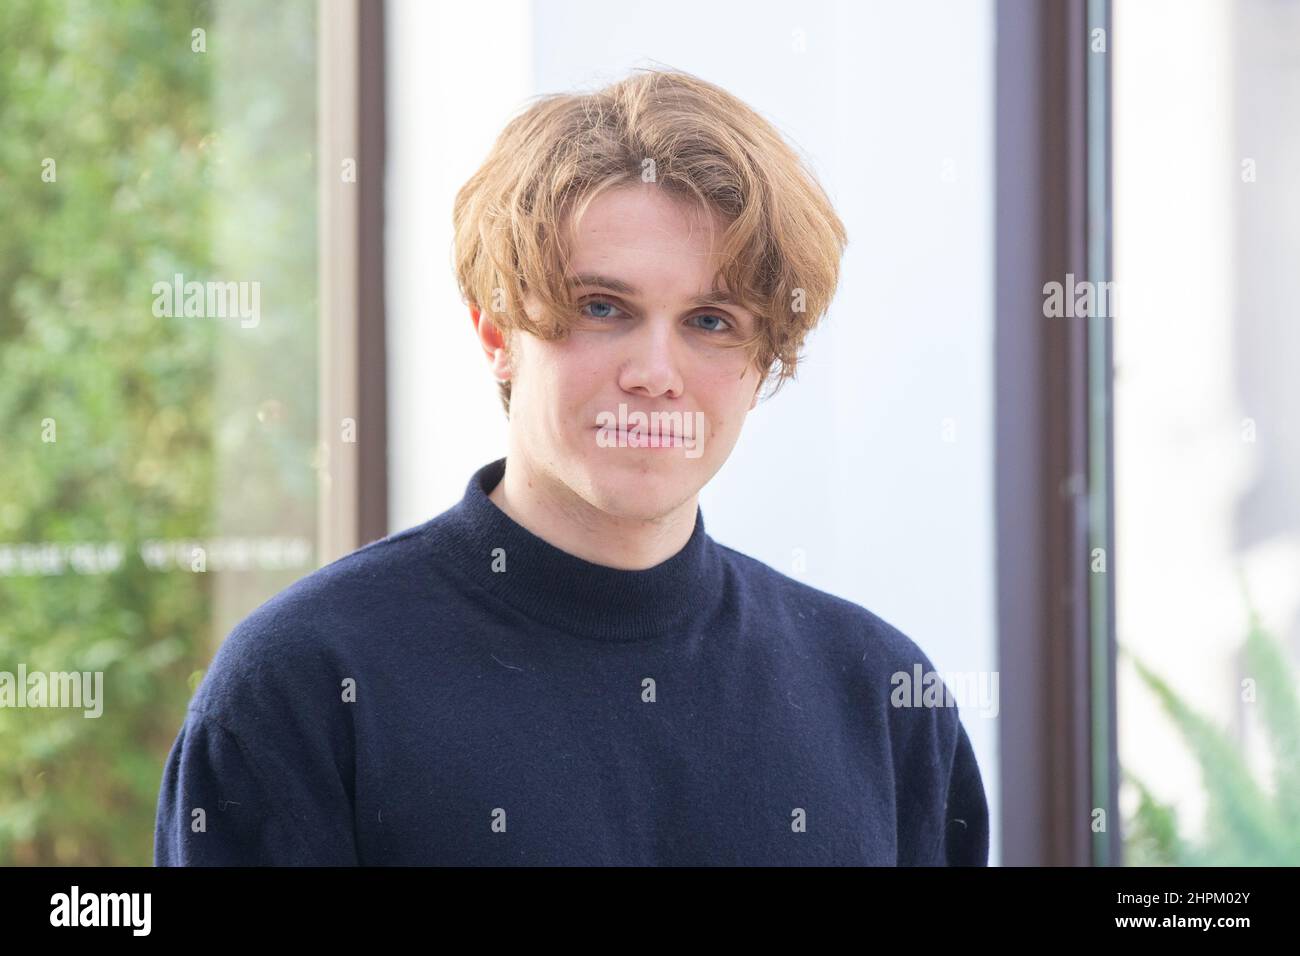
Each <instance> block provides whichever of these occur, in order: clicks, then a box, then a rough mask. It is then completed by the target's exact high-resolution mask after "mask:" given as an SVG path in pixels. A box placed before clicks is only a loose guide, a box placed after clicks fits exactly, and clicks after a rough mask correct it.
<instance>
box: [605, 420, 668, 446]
mask: <svg viewBox="0 0 1300 956" xmlns="http://www.w3.org/2000/svg"><path fill="white" fill-rule="evenodd" d="M595 431H597V432H602V431H603V432H605V433H606V434H607V435H608V436H609V437H610V438H612V439H614V440H615V441H618V442H620V443H623V442H625V443H627V444H628V445H631V446H633V447H650V448H662V447H665V446H668V445H673V446H677V447H680V446H683V445H685V444H686V439H684V438H682V437H681V436H680V435H678V434H677V433H676V432H674V431H663V430H662V429H661V430H660V431H659V432H658V433H657V434H651V433H650V432H648V431H646V430H644V429H642V430H640V431H625V430H623V429H620V428H610V427H608V426H605V425H597V426H596V427H595Z"/></svg>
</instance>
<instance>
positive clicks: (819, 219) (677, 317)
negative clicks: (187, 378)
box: [155, 71, 988, 865]
mask: <svg viewBox="0 0 1300 956" xmlns="http://www.w3.org/2000/svg"><path fill="white" fill-rule="evenodd" d="M454 218H455V227H456V268H457V273H458V278H459V282H460V286H461V290H462V292H463V294H464V297H465V299H466V301H467V303H469V305H470V313H471V316H472V318H473V322H474V327H475V330H476V332H477V335H478V339H479V342H480V343H481V345H482V347H483V349H484V351H485V352H486V354H487V356H488V359H489V361H490V364H491V367H492V370H493V372H494V374H495V375H496V377H497V379H498V381H499V382H500V383H501V398H502V403H503V405H504V406H505V409H506V413H507V416H508V418H509V424H510V428H509V447H508V452H507V455H506V457H505V458H504V459H501V460H498V461H495V462H493V463H491V464H488V465H485V466H484V467H482V468H481V469H479V470H478V471H477V473H476V474H474V476H473V477H472V478H471V479H470V481H469V484H468V487H467V488H466V491H465V494H464V498H463V500H461V501H460V502H459V503H458V504H457V505H456V506H455V507H453V508H451V509H449V510H448V511H446V512H444V513H443V514H441V515H438V516H437V517H435V518H433V519H432V520H431V521H429V522H427V523H425V524H423V525H421V526H419V527H416V528H411V529H409V530H407V531H404V532H401V533H399V534H395V535H393V536H390V537H388V538H386V539H384V540H382V541H379V542H376V543H374V544H371V545H368V546H367V547H364V548H362V549H360V550H359V551H356V552H354V553H353V554H351V555H349V556H347V557H345V558H343V559H341V560H339V561H336V562H334V563H333V564H331V565H329V566H327V567H325V568H323V569H321V570H319V571H317V572H315V573H313V574H311V575H309V576H308V577H306V578H304V579H303V580H301V581H299V582H298V583H297V584H295V585H294V586H293V587H291V588H289V589H287V590H286V591H284V592H282V593H281V594H279V595H277V596H276V597H275V598H273V599H272V600H271V601H269V602H267V603H266V604H264V605H263V606H262V607H260V608H258V609H257V610H256V611H255V612H253V614H252V615H250V616H249V617H248V618H247V619H246V620H245V621H243V622H242V623H241V624H240V625H239V626H238V627H237V628H236V629H235V630H234V632H233V633H232V634H231V635H230V637H229V638H228V639H227V641H226V642H225V643H224V644H223V645H222V647H221V649H220V651H219V653H218V654H217V656H216V659H215V660H214V662H213V665H212V667H211V669H210V670H209V672H208V673H207V675H206V676H205V678H204V680H203V683H202V684H201V686H200V687H199V689H198V692H197V693H196V695H195V697H194V700H193V702H192V703H191V705H190V708H189V712H188V714H187V715H186V719H185V724H184V726H183V727H182V728H181V732H180V734H179V736H178V738H177V740H176V743H175V745H174V746H173V748H172V751H171V754H170V757H169V759H168V762H167V765H166V769H165V772H164V777H163V783H162V793H161V795H160V798H159V808H158V825H157V834H156V845H155V854H156V862H157V863H159V864H248V863H274V864H343V865H345V864H452V865H464V864H539V865H553V864H598V865H604V864H610V865H620V864H649V865H659V864H670V865H671V864H678V865H680V864H687V865H690V864H705V865H707V864H733V865H734V864H759V865H772V864H814V865H819V864H870V865H933V864H967V865H985V864H987V859H988V808H987V804H986V801H985V796H984V789H983V785H982V781H981V777H980V772H979V768H978V767H977V765H976V762H975V758H974V754H973V752H972V750H971V746H970V741H969V740H968V738H967V735H966V733H965V730H964V728H963V727H962V725H961V722H960V720H959V718H958V713H957V709H956V707H955V706H953V704H952V701H951V698H948V699H947V700H946V701H945V700H944V698H943V696H942V695H941V696H940V697H939V700H938V705H937V706H922V707H916V706H903V704H910V703H911V700H907V701H901V700H900V699H899V693H898V687H899V684H900V681H899V675H904V677H905V678H906V679H908V680H910V679H911V678H912V677H913V675H914V674H915V673H916V669H917V668H918V667H919V669H920V670H921V671H922V672H924V673H925V674H927V675H928V674H932V673H933V671H934V668H933V665H932V664H931V662H930V660H929V659H928V658H927V657H926V656H925V654H924V653H922V652H921V650H920V649H919V648H918V647H917V646H916V645H915V644H914V643H913V642H912V641H911V640H910V639H908V638H907V637H906V636H905V635H903V634H902V633H900V632H899V631H898V630H896V629H895V628H893V627H891V626H890V625H889V624H887V623H886V622H885V621H883V620H881V619H880V618H879V617H877V616H875V615H874V614H872V613H871V612H870V611H867V610H866V609H864V608H862V607H859V606H858V605H856V604H853V603H851V602H848V601H845V600H842V599H839V598H836V597H833V596H831V595H829V594H826V593H824V592H821V591H818V590H816V589H814V588H811V587H809V586H807V585H805V584H802V583H800V582H798V581H795V580H793V579H791V578H788V577H786V576H784V575H782V574H780V573H778V572H776V571H774V570H772V569H771V568H769V567H767V566H766V565H763V564H761V563H759V562H758V561H755V560H754V559H752V558H749V557H746V556H744V555H742V554H739V553H737V552H735V551H733V550H731V549H729V548H726V547H724V546H722V545H720V544H718V543H716V542H715V541H713V539H712V538H710V537H709V536H708V535H707V534H706V533H705V530H704V519H703V514H702V512H701V511H700V509H699V505H698V494H699V491H700V489H701V488H702V487H703V486H704V485H705V484H706V483H707V482H708V481H709V479H710V478H712V477H713V475H714V474H716V473H717V471H718V469H719V468H721V467H722V464H723V462H724V461H726V459H727V456H728V455H729V454H730V452H731V449H732V447H733V446H734V444H735V442H736V439H737V437H738V436H739V434H740V428H741V425H742V424H743V422H744V419H745V416H746V414H747V413H748V412H749V410H750V409H752V408H753V407H754V406H755V404H756V403H757V401H758V397H759V392H760V389H761V388H762V386H763V385H764V383H765V382H767V381H768V380H769V379H770V378H772V377H773V376H775V378H776V381H777V384H778V385H779V384H780V382H781V381H782V380H784V379H785V378H788V377H789V376H790V375H791V374H792V373H793V370H794V366H795V361H796V359H797V352H798V349H799V346H800V344H801V342H802V341H803V339H804V337H805V335H806V334H807V332H808V331H809V330H810V329H811V328H812V327H813V326H814V325H815V323H816V321H817V319H818V318H819V317H820V316H821V315H822V314H823V313H824V312H825V310H826V308H827V306H828V304H829V302H830V299H831V296H832V294H833V292H834V289H835V286H836V283H837V280H838V270H839V259H840V256H841V253H842V251H843V247H844V243H845V235H844V228H843V225H842V224H841V222H840V220H839V219H838V218H837V217H836V215H835V213H834V211H833V210H832V208H831V206H830V203H829V201H828V200H827V198H826V196H825V194H824V192H823V191H822V190H821V188H820V187H819V186H818V185H817V183H816V180H815V178H814V177H813V176H812V175H811V174H810V173H808V172H807V171H806V170H805V169H804V168H803V166H802V165H801V163H800V162H799V160H798V159H797V157H796V156H795V154H794V153H793V151H792V150H791V149H790V148H789V147H788V146H787V145H786V144H785V143H784V142H783V141H782V139H781V137H780V136H779V135H778V134H777V133H776V132H775V130H773V128H772V127H771V126H770V125H769V124H768V123H767V122H766V121H765V120H763V119H762V118H761V117H760V116H758V115H757V114H756V113H754V112H753V111H752V110H750V109H748V108H747V107H746V106H745V105H744V104H743V103H741V102H739V101H738V100H736V99H735V98H734V97H732V96H730V95H729V94H727V93H726V92H724V91H723V90H721V89H719V88H717V87H715V86H713V85H710V84H708V83H705V82H703V81H701V80H699V79H697V78H695V77H692V76H689V75H686V74H679V73H663V72H656V71H648V72H644V73H641V74H638V75H634V76H633V77H631V78H629V79H627V80H625V81H623V82H621V83H618V84H615V85H614V86H612V87H610V88H607V89H605V90H602V91H600V92H597V93H594V94H590V95H584V96H555V97H546V98H543V99H542V100H540V101H539V102H537V103H535V104H534V105H532V106H531V107H530V108H529V109H528V110H527V111H526V112H525V113H523V114H522V115H521V116H519V117H517V118H516V119H514V120H513V121H512V122H511V123H510V124H509V125H508V126H507V127H506V129H505V131H504V132H503V134H502V135H501V137H500V139H499V140H498V142H497V144H496V146H495V147H494V149H493V152H492V154H491V155H490V156H489V158H488V160H487V161H486V163H485V164H484V166H483V167H482V168H481V169H480V170H479V171H478V172H477V173H476V174H475V175H474V176H473V178H471V179H470V181H469V182H468V183H467V184H466V185H465V186H464V188H463V189H462V190H461V192H460V194H459V195H458V197H457V201H456V204H455V214H454ZM908 696H909V697H910V694H909V695H908ZM932 698H933V695H927V700H932ZM945 703H946V704H947V706H943V704H945Z"/></svg>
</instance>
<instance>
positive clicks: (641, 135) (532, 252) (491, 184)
mask: <svg viewBox="0 0 1300 956" xmlns="http://www.w3.org/2000/svg"><path fill="white" fill-rule="evenodd" d="M643 182H655V183H657V184H658V185H659V186H661V187H662V188H664V189H666V190H669V191H670V193H672V194H673V196H674V198H680V199H683V200H686V201H687V202H690V203H691V204H692V205H693V206H694V207H695V208H697V209H699V208H702V209H705V210H709V211H711V212H712V213H713V214H714V215H715V216H716V217H718V220H719V221H720V222H721V223H722V224H723V225H724V230H725V231H724V233H723V235H722V242H721V245H720V250H721V258H722V263H723V264H722V266H721V268H720V270H719V273H718V274H719V275H721V276H722V279H723V281H724V282H725V283H726V288H727V289H728V290H729V291H730V292H731V293H732V296H733V297H734V298H735V299H736V301H737V302H738V303H739V304H740V305H741V306H742V307H744V308H746V309H748V310H749V311H750V312H752V313H753V314H754V317H755V319H756V321H755V325H754V331H753V334H752V335H751V336H749V337H747V338H746V339H744V340H743V341H738V342H735V343H733V344H732V345H731V346H730V347H733V348H740V349H744V350H745V351H746V353H747V358H748V360H749V361H750V362H752V363H754V365H755V366H756V367H757V368H758V369H759V371H760V373H761V374H762V382H766V381H768V379H769V378H770V377H771V376H772V375H773V373H774V372H775V377H776V389H779V388H780V386H781V384H782V383H783V382H784V381H785V380H786V379H788V378H791V377H793V375H794V372H795V368H796V366H797V364H798V361H799V354H798V353H799V349H800V347H801V346H802V344H803V341H804V339H805V337H806V336H807V334H808V333H809V332H810V331H811V330H812V329H813V328H814V327H815V326H816V325H817V323H818V321H820V319H821V317H822V316H823V315H824V314H825V312H826V310H827V308H828V307H829V305H830V301H831V298H832V296H833V295H834V293H835V288H836V286H837V285H838V283H839V271H840V258H841V256H842V255H843V252H844V247H845V245H846V244H847V241H848V240H847V236H846V233H845V230H844V224H843V223H842V222H841V221H840V219H839V217H838V216H837V215H836V213H835V210H834V208H833V207H832V206H831V202H830V199H829V198H828V197H827V195H826V192H825V190H823V188H822V187H821V185H820V183H819V182H818V180H817V177H816V176H815V174H814V173H813V172H812V171H811V170H810V169H809V168H808V167H807V165H805V163H804V162H803V161H802V159H801V158H800V156H799V155H798V154H797V153H796V152H795V151H794V149H793V148H792V147H791V146H790V145H788V144H787V143H786V142H785V140H784V139H783V138H782V137H781V135H780V134H779V133H778V132H777V130H776V128H775V127H773V126H772V124H771V123H769V122H768V121H767V120H765V119H764V118H763V117H762V116H760V115H759V114H758V113H756V112H755V111H754V110H752V109H750V108H749V107H748V106H746V105H745V104H744V103H743V102H742V101H741V100H739V99H737V98H736V97H735V96H732V95H731V94H730V93H728V92H726V91H725V90H723V89H722V88H721V87H718V86H715V85H714V84H712V83H709V82H706V81H705V80H702V79H700V78H698V77H696V76H692V75H691V74H689V73H684V72H680V71H665V70H657V69H645V70H637V71H635V72H634V73H633V75H632V76H629V77H628V78H626V79H624V80H621V81H619V82H617V83H614V84H612V85H610V86H607V87H605V88H604V89H601V90H598V91H596V92H594V93H586V94H576V93H575V94H568V93H561V94H549V95H543V96H540V97H537V98H535V101H534V102H533V103H532V104H531V105H530V106H528V107H527V109H525V110H524V111H523V112H522V113H521V114H519V115H518V116H516V117H515V118H513V119H512V120H510V122H509V123H508V124H507V125H506V127H505V129H504V130H502V132H501V135H500V136H499V137H498V138H497V141H496V143H495V144H494V145H493V147H492V150H491V152H490V154H489V155H488V157H487V159H486V160H485V161H484V163H483V165H482V166H481V167H480V168H479V169H478V171H477V172H476V173H474V175H473V176H471V177H470V179H469V181H468V182H466V183H465V185H464V186H462V187H461V189H460V191H459V192H458V193H457V194H456V201H455V205H454V207H453V211H452V222H453V225H454V229H455V238H454V246H453V260H454V268H455V272H456V281H457V283H458V285H459V286H460V291H461V296H462V298H463V299H464V301H465V303H466V304H468V305H469V306H471V307H474V308H478V309H480V310H482V311H483V312H484V313H486V314H487V315H488V316H489V317H490V318H491V319H492V321H493V323H494V324H495V325H496V326H497V327H498V328H499V329H501V331H502V334H503V336H505V337H506V340H507V350H508V344H509V337H510V335H511V333H512V332H513V331H515V330H524V331H527V332H530V333H532V334H534V335H537V336H539V337H542V338H546V339H560V338H563V337H565V336H566V335H567V334H568V332H569V330H570V328H571V327H572V324H573V322H574V320H575V318H576V313H575V311H574V301H573V290H572V287H571V286H570V285H569V284H568V282H567V281H566V280H567V277H568V264H567V251H568V249H569V248H570V242H571V239H572V229H573V226H574V224H575V223H576V222H577V221H578V220H579V219H581V217H582V215H583V213H584V212H585V211H586V209H587V207H588V206H589V205H590V204H591V202H592V201H593V200H594V199H595V198H596V197H597V196H599V195H600V194H601V193H603V192H604V191H605V190H607V189H612V188H617V187H620V186H630V185H636V184H639V183H643ZM529 292H532V293H533V294H535V295H536V296H537V298H538V300H539V301H540V302H541V307H542V311H541V318H540V320H539V321H534V320H533V319H532V318H531V317H530V316H529V315H528V314H527V312H525V310H524V306H523V300H524V297H525V296H526V295H527V294H528V293H529ZM500 389H501V403H502V406H503V407H504V408H505V410H506V416H507V417H509V414H510V382H509V381H504V382H501V383H500ZM776 389H773V393H775V391H776Z"/></svg>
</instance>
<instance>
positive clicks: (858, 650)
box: [719, 545, 934, 674]
mask: <svg viewBox="0 0 1300 956" xmlns="http://www.w3.org/2000/svg"><path fill="white" fill-rule="evenodd" d="M719 548H721V550H722V551H723V553H724V554H725V556H726V559H727V562H728V564H729V565H730V566H731V567H732V569H733V570H734V572H735V573H736V574H737V575H739V577H740V578H741V579H742V582H743V583H742V585H741V586H742V587H743V588H744V589H745V590H746V591H747V592H749V593H750V594H752V595H753V596H754V598H755V599H757V600H762V601H763V602H765V604H766V605H767V607H768V609H769V611H770V613H772V614H776V615H778V616H781V617H790V618H792V619H793V620H792V623H794V624H795V625H796V626H798V627H800V629H801V630H803V631H805V632H806V633H807V634H809V635H813V636H819V637H822V638H824V639H826V640H828V641H834V642H835V643H836V644H837V645H839V647H838V649H839V650H840V651H842V652H844V653H854V654H856V655H857V656H858V661H859V664H860V665H861V668H865V669H867V670H870V671H872V672H875V673H885V674H893V673H896V672H898V671H900V670H907V671H908V672H911V671H912V670H913V668H914V666H915V665H917V664H920V665H921V667H922V668H923V670H925V671H932V670H933V669H934V665H933V664H932V662H931V661H930V658H929V657H928V656H927V655H926V653H925V651H923V650H922V649H921V647H920V645H919V644H917V642H916V641H914V640H912V638H911V637H909V636H908V635H907V634H905V633H904V632H903V631H902V630H901V629H900V628H898V627H896V626H895V625H894V624H892V623H891V622H890V621H888V620H886V619H885V618H884V617H882V616H881V615H880V614H877V613H876V612H874V611H872V610H870V609H869V608H867V607H864V606H863V605H861V604H858V603H856V602H854V601H850V600H848V599H847V598H843V597H839V596H838V595H835V594H831V593H830V592H829V591H824V590H822V589H820V588H817V587H814V586H813V585H811V584H809V583H808V582H806V581H801V580H799V579H798V578H795V577H792V576H790V575H788V574H785V573H783V572H781V571H778V570H777V569H776V568H774V567H772V566H771V565H769V564H766V563H765V562H763V561H760V560H759V559H757V558H754V557H751V556H750V555H747V554H745V553H743V552H741V551H737V550H735V549H734V548H729V547H726V546H725V545H719Z"/></svg>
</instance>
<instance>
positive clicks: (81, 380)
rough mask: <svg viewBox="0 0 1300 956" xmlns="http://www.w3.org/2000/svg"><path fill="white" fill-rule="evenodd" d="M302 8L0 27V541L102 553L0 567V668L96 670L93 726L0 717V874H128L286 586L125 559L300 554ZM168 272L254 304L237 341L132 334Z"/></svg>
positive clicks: (162, 328)
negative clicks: (219, 548) (189, 736)
mask: <svg viewBox="0 0 1300 956" xmlns="http://www.w3.org/2000/svg"><path fill="white" fill-rule="evenodd" d="M314 11H315V5H314V3H312V2H311V0H294V2H292V3H283V4H274V5H265V4H259V3H256V2H255V0H236V2H223V3H220V4H214V3H211V2H208V0H190V2H176V3H161V2H156V0H154V2H150V0H114V2H113V3H97V2H90V0H84V2H77V0H5V2H4V3H3V4H0V36H3V37H4V42H3V43H2V44H0V130H3V135H0V223H3V226H4V228H3V230H0V421H2V422H3V423H4V426H3V429H0V481H2V482H3V488H4V491H3V494H2V495H0V544H4V545H10V546H12V545H17V544H19V543H34V542H57V543H62V544H68V543H72V542H99V543H108V542H112V543H116V544H118V545H120V546H121V548H122V553H123V559H122V561H121V563H120V564H119V565H118V566H117V567H116V568H115V569H114V570H112V571H109V572H107V573H81V572H78V571H74V570H72V569H66V570H64V571H63V572H62V573H59V574H31V573H19V572H16V571H12V570H11V571H10V572H8V573H6V572H3V571H0V671H9V672H16V670H17V668H18V665H19V664H24V665H25V666H26V668H27V670H28V671H29V672H33V671H38V670H47V671H96V670H99V671H103V672H104V714H103V716H102V717H100V718H97V719H87V718H85V717H84V716H82V712H81V711H80V710H64V709H54V708H47V709H21V710H19V709H12V708H0V865H3V864H75V865H145V864H148V863H149V862H150V861H151V859H152V846H153V824H154V813H155V808H156V804H157V797H158V786H159V782H160V777H161V772H162V765H163V760H164V758H165V757H166V754H167V751H168V749H169V747H170V745H171V743H172V741H173V739H174V738H175V735H176V732H177V730H178V729H179V727H180V723H181V719H182V717H183V714H184V711H185V707H186V705H187V703H188V701H189V699H190V696H191V694H192V692H193V689H194V686H195V680H194V676H195V675H196V674H200V673H201V671H202V670H203V669H204V668H206V667H207V664H208V662H209V660H210V659H211V656H212V653H213V652H214V649H215V644H216V643H217V642H218V641H219V640H220V638H221V636H222V635H223V634H224V633H225V631H226V630H227V629H228V627H229V625H230V623H231V622H232V619H237V618H238V617H242V616H243V615H244V614H246V613H247V612H248V611H249V610H251V609H252V607H254V606H256V604H258V603H260V601H262V600H264V599H265V598H266V597H268V596H269V595H270V594H272V593H274V592H275V591H277V590H279V589H280V588H281V587H283V586H284V585H286V584H287V583H289V582H290V581H291V580H293V579H294V578H296V577H298V576H300V575H301V573H302V571H285V572H278V573H258V572H229V573H227V574H225V575H224V576H221V577H219V576H218V575H214V574H193V573H189V572H188V571H185V570H181V571H174V570H172V571H166V570H164V571H160V570H157V569H151V568H149V567H148V566H147V565H146V564H145V563H144V561H143V560H142V559H141V558H140V555H139V547H140V544H141V542H143V541H146V540H149V539H168V540H188V539H203V538H210V537H214V536H222V535H256V534H274V535H292V536H306V537H308V538H310V537H312V534H313V530H314V522H315V508H316V499H315V482H316V475H315V473H314V472H313V470H312V453H313V451H314V448H315V435H316V420H315V416H316V407H317V406H316V374H315V369H316V361H315V356H316V353H315V348H316V328H315V322H316V303H315V287H316V282H315V278H316V273H315V269H316V263H315V258H316V218H315V194H316V181H317V177H316V160H315V157H314V154H313V150H314V148H315V129H316V116H315V96H316V87H315V22H314V16H315V13H314ZM196 27H205V28H206V29H207V33H208V36H207V46H208V51H207V52H206V53H202V54H200V53H196V52H194V51H193V50H192V49H191V31H192V30H193V29H194V28H196ZM253 65H256V67H257V68H256V69H254V68H252V67H253ZM47 158H48V159H52V160H54V167H53V169H54V180H53V181H45V180H44V179H43V178H42V172H43V171H44V169H45V168H46V165H45V164H44V161H45V160H46V159H47ZM175 273H181V274H183V275H184V276H185V277H186V279H199V280H205V279H229V280H232V281H238V280H244V279H248V280H260V281H262V282H263V285H264V286H265V289H264V294H263V297H262V322H261V325H260V326H259V328H258V329H256V330H255V331H254V330H241V329H239V327H238V322H237V320H236V321H234V322H230V321H223V320H220V319H212V318H202V319H194V318H190V319H188V320H186V319H182V318H171V317H164V318H160V317H157V316H155V315H154V314H153V311H152V308H151V306H152V303H153V298H154V293H153V291H152V290H153V286H154V283H156V282H158V281H170V279H171V277H172V276H173V275H174V274H175ZM267 408H272V409H274V414H269V415H268V414H262V415H260V416H259V414H258V413H259V410H261V411H265V409H267ZM49 420H52V421H53V423H54V427H55V429H56V431H55V435H56V440H55V441H52V442H51V441H48V440H44V439H43V432H44V430H45V425H44V423H46V422H48V421H49ZM218 585H219V587H218Z"/></svg>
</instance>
